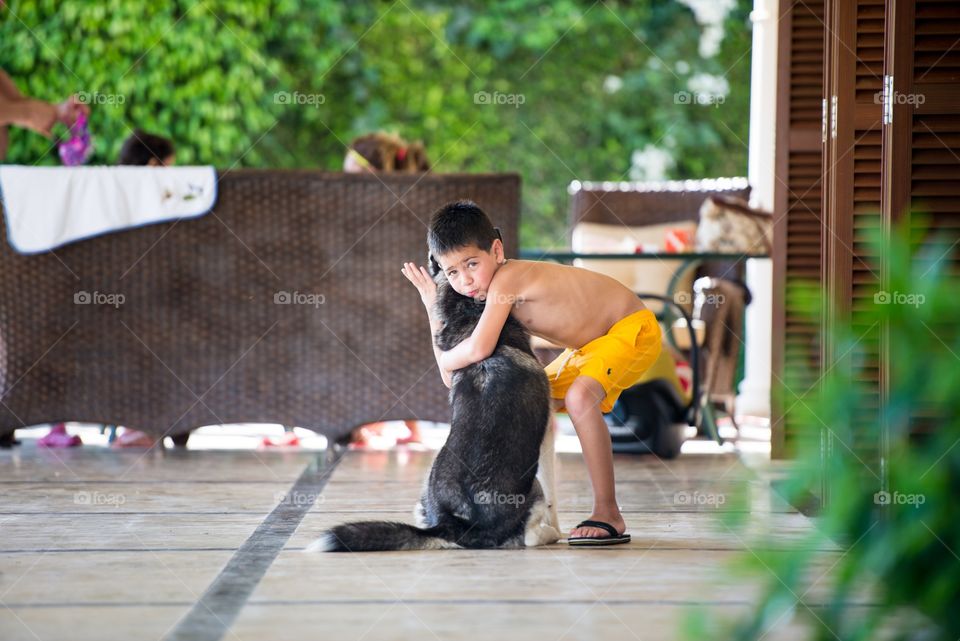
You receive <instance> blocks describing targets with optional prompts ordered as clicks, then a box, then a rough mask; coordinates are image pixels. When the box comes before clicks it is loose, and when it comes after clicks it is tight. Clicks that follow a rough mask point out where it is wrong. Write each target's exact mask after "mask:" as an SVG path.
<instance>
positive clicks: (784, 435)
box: [771, 0, 824, 457]
mask: <svg viewBox="0 0 960 641" xmlns="http://www.w3.org/2000/svg"><path fill="white" fill-rule="evenodd" d="M823 19H824V16H823V2H822V0H820V1H810V2H781V3H780V16H779V23H778V24H779V28H778V52H777V54H778V59H777V67H778V69H777V77H778V81H777V136H776V146H777V154H776V167H775V174H776V186H775V190H774V221H775V222H774V256H775V258H774V261H773V328H772V329H773V334H772V338H773V340H772V348H773V351H772V359H773V362H772V373H773V376H772V381H771V383H772V389H775V390H779V391H778V392H777V393H775V394H774V396H773V399H772V406H771V410H772V412H771V431H772V444H771V445H772V455H773V456H774V457H784V456H787V455H788V454H789V452H790V445H791V442H792V441H793V440H794V439H795V438H796V435H797V432H798V430H799V425H798V424H797V419H796V412H794V411H793V410H795V409H796V408H797V406H798V405H799V404H800V403H803V402H804V399H805V397H806V395H807V394H808V393H809V392H810V391H811V388H812V386H813V385H814V383H815V381H816V373H817V371H818V370H819V367H820V347H819V343H818V339H817V336H818V334H817V330H818V327H817V323H816V322H815V321H813V320H811V318H810V316H809V315H808V313H807V312H806V308H807V307H808V305H809V303H811V301H810V300H806V301H804V300H802V299H801V298H800V297H798V296H797V295H796V294H795V291H794V289H795V287H796V286H797V285H799V284H802V283H819V282H821V280H822V279H821V271H820V257H821V246H820V245H821V229H822V225H821V184H822V183H821V174H822V169H823V167H822V160H821V155H822V152H821V132H822V120H823V109H822V102H823V62H824V23H823Z"/></svg>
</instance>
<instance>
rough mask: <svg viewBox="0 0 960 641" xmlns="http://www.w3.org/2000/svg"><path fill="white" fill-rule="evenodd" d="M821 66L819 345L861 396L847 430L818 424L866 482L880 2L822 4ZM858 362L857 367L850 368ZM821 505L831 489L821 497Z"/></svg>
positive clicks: (877, 195)
mask: <svg viewBox="0 0 960 641" xmlns="http://www.w3.org/2000/svg"><path fill="white" fill-rule="evenodd" d="M826 16H827V25H828V26H829V28H828V31H827V33H828V35H827V50H828V55H827V58H826V64H825V66H824V73H825V80H826V81H825V85H826V88H827V103H826V108H827V120H828V131H827V135H826V136H825V142H824V159H825V160H824V198H823V210H824V226H825V233H824V234H823V262H822V269H823V272H824V274H825V275H826V278H825V279H824V287H823V294H824V297H823V304H824V309H823V314H822V316H821V327H822V329H823V330H825V331H822V336H823V346H822V350H823V351H822V361H821V362H822V363H824V364H827V366H826V367H823V368H821V371H820V376H823V375H825V374H826V373H827V372H828V371H830V370H831V369H832V368H837V367H845V368H846V367H855V368H856V369H855V370H854V371H855V372H856V377H857V379H858V382H859V383H861V384H862V386H863V389H864V390H865V391H866V397H865V398H864V403H863V406H862V407H861V408H860V409H861V411H859V412H857V413H856V415H855V416H854V417H853V418H852V420H853V421H854V424H853V425H851V426H850V427H851V429H850V430H849V431H843V432H842V433H838V431H837V430H834V429H832V428H831V427H830V426H827V425H822V426H821V428H822V438H823V443H824V445H825V448H824V452H825V454H826V455H833V453H834V450H836V452H837V453H840V454H842V453H844V452H857V458H856V463H857V464H860V465H862V466H863V468H864V469H863V472H864V476H865V477H866V478H875V480H876V481H877V482H879V481H880V478H881V461H882V457H883V452H882V448H881V447H880V444H881V442H882V440H883V439H882V430H883V426H882V424H881V412H880V407H881V389H882V386H881V381H882V379H883V378H884V374H883V371H882V362H881V351H882V349H881V340H882V331H881V330H882V328H881V327H880V326H879V325H878V324H877V323H876V322H874V321H873V320H872V315H871V310H872V309H873V306H874V304H875V303H874V294H875V293H876V292H877V291H878V290H879V289H880V286H881V282H882V267H883V266H882V264H881V256H880V252H879V248H878V246H877V245H876V240H877V237H879V236H878V235H879V234H880V232H881V230H882V229H883V227H884V218H883V208H882V199H881V187H882V181H883V173H882V159H883V134H884V132H883V105H882V97H883V71H884V38H885V31H886V30H885V25H886V17H885V7H884V0H854V1H850V0H830V1H829V2H828V3H827V11H826ZM831 326H849V327H850V328H851V330H852V331H853V334H854V335H853V340H854V341H855V342H854V343H853V345H852V346H851V345H850V344H847V343H843V344H841V343H838V342H837V340H836V334H834V333H833V332H831V331H829V328H830V327H831ZM854 355H856V356H857V358H856V361H857V362H856V363H855V364H854V363H853V362H852V360H851V359H852V358H853V356H854ZM823 489H824V492H825V496H824V498H826V491H827V490H828V489H829V488H828V487H827V486H825V487H824V488H823Z"/></svg>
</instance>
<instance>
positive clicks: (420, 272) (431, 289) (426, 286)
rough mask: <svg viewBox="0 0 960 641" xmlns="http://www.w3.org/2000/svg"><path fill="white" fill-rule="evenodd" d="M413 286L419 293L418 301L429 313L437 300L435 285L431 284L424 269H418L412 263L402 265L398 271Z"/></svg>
mask: <svg viewBox="0 0 960 641" xmlns="http://www.w3.org/2000/svg"><path fill="white" fill-rule="evenodd" d="M400 271H401V272H402V273H403V275H404V276H406V277H407V280H409V281H410V282H411V283H413V286H414V287H416V288H417V291H419V292H420V300H421V301H423V306H424V307H426V308H427V311H428V312H429V311H430V310H431V309H432V308H433V303H434V301H436V300H437V284H436V283H435V282H433V279H432V278H431V277H430V274H429V273H428V272H427V269H426V268H425V267H418V266H417V265H415V264H413V263H404V264H403V268H402V269H401V270H400Z"/></svg>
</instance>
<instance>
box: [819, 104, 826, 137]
mask: <svg viewBox="0 0 960 641" xmlns="http://www.w3.org/2000/svg"><path fill="white" fill-rule="evenodd" d="M820 142H822V143H826V142H827V99H826V98H824V99H823V120H822V121H821V123H820Z"/></svg>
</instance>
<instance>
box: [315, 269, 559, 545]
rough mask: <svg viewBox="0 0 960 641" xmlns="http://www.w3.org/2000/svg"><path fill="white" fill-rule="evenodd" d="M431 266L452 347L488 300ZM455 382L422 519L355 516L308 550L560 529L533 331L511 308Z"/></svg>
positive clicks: (483, 540) (441, 340) (443, 336)
mask: <svg viewBox="0 0 960 641" xmlns="http://www.w3.org/2000/svg"><path fill="white" fill-rule="evenodd" d="M431 273H432V275H433V277H434V280H435V281H436V282H437V303H436V304H437V310H438V312H439V316H440V318H441V320H442V322H443V328H442V329H441V330H440V331H439V332H438V333H437V335H436V336H435V337H434V338H435V340H436V343H437V345H438V346H439V347H440V349H442V350H449V349H451V348H453V347H454V346H455V345H457V344H458V343H460V342H461V341H462V340H464V339H465V338H467V337H468V336H470V334H471V332H472V331H473V328H474V327H475V326H476V324H477V322H478V321H479V319H480V314H481V313H482V312H483V303H482V302H480V301H476V300H474V299H472V298H469V297H467V296H461V295H460V294H458V293H457V292H456V291H454V289H453V288H452V287H451V286H450V285H449V283H447V280H446V277H445V276H444V275H443V274H442V273H440V272H439V271H438V270H437V269H436V266H435V265H434V264H431ZM452 383H453V385H452V387H451V389H450V403H451V405H452V406H453V419H452V421H451V424H450V435H449V437H448V438H447V442H446V443H445V444H444V446H443V447H442V448H441V449H440V452H439V453H438V454H437V458H436V460H435V461H434V462H433V468H432V469H431V470H430V476H429V478H428V479H427V482H426V484H425V486H424V490H423V494H422V496H421V498H420V502H419V503H417V505H416V507H415V508H414V519H415V521H416V525H410V524H407V523H398V522H389V521H362V522H356V523H346V524H344V525H339V526H337V527H335V528H333V529H332V530H329V531H327V532H325V533H324V534H323V535H322V536H321V537H320V539H318V540H317V541H315V542H314V543H313V544H312V545H311V546H310V547H309V548H308V550H310V551H326V552H346V551H350V552H359V551H373V550H425V549H434V548H498V547H502V548H513V547H522V546H525V545H526V546H535V545H545V544H548V543H553V542H555V541H557V540H558V539H559V538H560V531H559V523H558V521H557V509H556V494H555V490H554V487H555V486H554V478H553V477H554V474H553V462H554V449H553V439H554V435H553V433H552V429H550V425H549V424H550V389H549V383H548V381H547V377H546V374H544V371H543V367H542V366H541V365H540V363H539V362H538V361H537V358H536V357H535V356H534V355H533V351H532V350H531V349H530V335H529V334H528V333H527V331H526V330H525V329H524V327H523V326H522V325H521V324H520V323H519V322H518V321H517V320H516V319H515V318H513V317H512V316H511V317H509V318H508V319H507V322H506V324H505V325H504V327H503V331H502V332H501V333H500V339H499V341H498V342H497V346H496V349H494V352H493V354H491V355H490V356H489V357H488V358H486V359H484V360H482V361H480V362H478V363H474V364H472V365H470V366H468V367H465V368H463V369H461V370H457V371H456V372H454V373H453V380H452ZM538 459H539V464H538Z"/></svg>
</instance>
